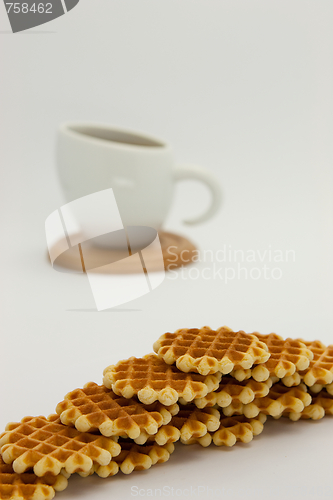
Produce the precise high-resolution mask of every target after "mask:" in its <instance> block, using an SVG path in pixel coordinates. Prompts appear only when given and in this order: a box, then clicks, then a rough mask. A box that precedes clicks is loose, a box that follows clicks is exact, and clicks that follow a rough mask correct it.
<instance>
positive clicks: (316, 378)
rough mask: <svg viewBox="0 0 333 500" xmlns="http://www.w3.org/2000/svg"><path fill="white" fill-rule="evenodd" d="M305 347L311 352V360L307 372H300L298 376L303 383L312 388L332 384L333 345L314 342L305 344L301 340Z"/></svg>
mask: <svg viewBox="0 0 333 500" xmlns="http://www.w3.org/2000/svg"><path fill="white" fill-rule="evenodd" d="M302 342H304V343H305V344H306V345H307V347H308V348H309V349H310V350H311V352H313V359H312V361H311V362H310V366H309V367H308V369H307V370H304V371H301V372H300V376H301V378H302V380H303V382H304V383H305V384H306V385H307V386H309V387H312V386H314V385H317V386H319V385H320V386H326V385H330V384H332V382H333V345H329V346H327V347H326V346H325V345H324V344H322V342H320V341H318V340H316V341H314V342H307V341H305V340H303V341H302Z"/></svg>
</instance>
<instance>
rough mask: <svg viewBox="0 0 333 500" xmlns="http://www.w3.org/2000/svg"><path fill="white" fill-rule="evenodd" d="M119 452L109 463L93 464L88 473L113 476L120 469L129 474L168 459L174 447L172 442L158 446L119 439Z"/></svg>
mask: <svg viewBox="0 0 333 500" xmlns="http://www.w3.org/2000/svg"><path fill="white" fill-rule="evenodd" d="M119 444H120V446H121V452H120V454H119V455H118V456H117V457H115V458H113V459H112V461H111V462H110V463H109V465H105V466H100V465H97V464H95V465H94V467H93V468H92V469H91V470H90V471H89V474H82V473H81V474H80V475H81V476H82V475H83V476H86V475H90V474H93V473H96V474H97V475H98V476H100V477H110V476H114V475H115V474H117V473H118V472H119V470H121V472H123V473H124V474H130V473H131V472H133V471H135V470H147V469H150V467H151V466H152V465H155V464H160V463H164V462H166V461H167V460H169V458H170V455H171V453H172V452H173V451H174V449H175V447H174V445H173V444H172V443H168V444H166V445H164V446H159V445H157V444H156V443H150V444H145V445H137V444H135V443H133V442H131V441H128V440H127V441H123V440H120V441H119Z"/></svg>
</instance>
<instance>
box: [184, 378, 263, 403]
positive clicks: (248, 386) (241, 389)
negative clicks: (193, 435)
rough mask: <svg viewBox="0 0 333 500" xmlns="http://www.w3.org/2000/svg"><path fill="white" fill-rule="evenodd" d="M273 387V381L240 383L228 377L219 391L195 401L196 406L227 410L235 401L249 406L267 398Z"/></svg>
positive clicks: (223, 379)
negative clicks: (255, 400)
mask: <svg viewBox="0 0 333 500" xmlns="http://www.w3.org/2000/svg"><path fill="white" fill-rule="evenodd" d="M271 385H272V381H271V379H268V380H266V381H265V382H256V381H255V380H252V379H251V380H246V381H244V382H239V381H238V380H235V379H234V378H233V377H230V376H228V375H226V376H224V377H222V380H221V382H220V385H219V387H218V389H216V390H215V391H213V392H211V393H209V394H207V396H205V397H203V398H197V399H195V400H194V404H195V405H196V406H197V407H198V408H206V407H207V406H209V407H212V406H215V405H218V406H219V407H221V408H226V407H227V406H229V405H230V404H231V403H232V402H233V401H236V402H240V403H243V404H248V403H251V402H252V401H253V400H254V399H256V398H263V397H265V396H267V394H268V393H269V390H270V387H271ZM181 402H182V401H181Z"/></svg>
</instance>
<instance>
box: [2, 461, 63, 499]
mask: <svg viewBox="0 0 333 500" xmlns="http://www.w3.org/2000/svg"><path fill="white" fill-rule="evenodd" d="M66 487H67V479H66V478H65V477H64V476H63V475H62V474H59V475H58V476H53V475H51V474H47V475H45V476H44V477H42V478H41V477H38V476H36V474H34V473H32V472H24V473H23V474H17V473H16V472H14V470H13V467H12V466H11V465H9V464H6V463H5V462H4V461H3V459H2V458H1V456H0V500H10V499H12V500H51V499H52V498H53V497H54V495H55V491H63V490H64V489H65V488H66Z"/></svg>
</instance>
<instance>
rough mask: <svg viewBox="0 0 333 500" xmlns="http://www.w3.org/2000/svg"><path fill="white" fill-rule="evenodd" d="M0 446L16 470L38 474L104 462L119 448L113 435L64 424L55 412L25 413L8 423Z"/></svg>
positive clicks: (8, 461)
mask: <svg viewBox="0 0 333 500" xmlns="http://www.w3.org/2000/svg"><path fill="white" fill-rule="evenodd" d="M0 447H1V455H2V458H3V460H4V462H6V463H7V464H12V465H13V469H14V471H15V472H17V473H18V474H21V473H23V472H25V471H27V470H29V469H30V468H33V471H34V473H35V474H36V475H37V476H39V477H41V476H44V475H45V474H48V473H50V474H53V475H58V474H60V472H61V471H62V469H64V470H65V471H66V473H68V474H72V473H74V472H79V471H83V472H85V471H88V470H90V469H91V467H92V466H93V464H94V462H96V463H98V464H100V465H107V464H108V463H109V462H110V461H111V458H112V457H113V456H116V455H117V454H119V453H120V451H121V450H120V446H119V445H118V443H116V442H115V441H114V440H113V439H111V438H106V437H104V436H101V435H94V434H90V433H81V432H79V431H78V430H76V429H74V428H73V427H67V426H65V425H63V424H62V423H61V422H60V419H59V417H58V415H51V416H50V417H49V418H48V419H47V418H45V417H25V418H23V419H22V420H21V422H18V423H10V424H8V425H7V427H6V432H4V433H3V434H1V436H0Z"/></svg>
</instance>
